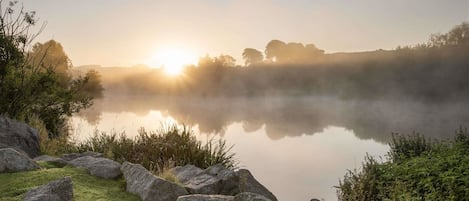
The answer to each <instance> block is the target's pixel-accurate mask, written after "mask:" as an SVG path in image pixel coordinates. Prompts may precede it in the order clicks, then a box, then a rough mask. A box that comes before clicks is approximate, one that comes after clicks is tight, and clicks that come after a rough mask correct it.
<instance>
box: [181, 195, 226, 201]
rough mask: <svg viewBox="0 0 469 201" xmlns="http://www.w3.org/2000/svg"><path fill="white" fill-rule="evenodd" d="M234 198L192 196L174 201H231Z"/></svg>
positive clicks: (224, 196)
mask: <svg viewBox="0 0 469 201" xmlns="http://www.w3.org/2000/svg"><path fill="white" fill-rule="evenodd" d="M233 198H234V196H229V195H202V194H192V195H184V196H180V197H178V199H177V200H176V201H233Z"/></svg>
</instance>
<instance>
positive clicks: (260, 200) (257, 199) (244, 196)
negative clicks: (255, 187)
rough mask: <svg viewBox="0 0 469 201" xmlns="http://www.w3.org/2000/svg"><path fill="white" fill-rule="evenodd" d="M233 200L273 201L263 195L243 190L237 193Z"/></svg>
mask: <svg viewBox="0 0 469 201" xmlns="http://www.w3.org/2000/svg"><path fill="white" fill-rule="evenodd" d="M233 201H272V200H270V199H269V198H266V197H265V196H263V195H259V194H256V193H251V192H243V193H240V194H238V195H236V196H235V197H234V199H233Z"/></svg>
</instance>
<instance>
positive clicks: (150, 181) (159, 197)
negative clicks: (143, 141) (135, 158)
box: [121, 162, 188, 201]
mask: <svg viewBox="0 0 469 201" xmlns="http://www.w3.org/2000/svg"><path fill="white" fill-rule="evenodd" d="M121 171H122V173H123V174H124V178H125V180H126V181H127V191H128V192H130V193H135V194H137V195H139V196H140V198H141V199H142V200H143V201H174V200H176V199H177V198H178V197H179V196H182V195H187V194H188V192H187V191H186V189H184V188H183V187H181V186H179V185H177V184H175V183H173V182H170V181H166V180H164V179H162V178H160V177H157V176H155V175H153V174H151V173H150V172H148V171H147V170H146V169H145V168H144V167H143V166H141V165H139V164H132V163H129V162H124V163H123V164H122V167H121Z"/></svg>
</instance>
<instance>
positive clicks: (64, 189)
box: [23, 177, 73, 201]
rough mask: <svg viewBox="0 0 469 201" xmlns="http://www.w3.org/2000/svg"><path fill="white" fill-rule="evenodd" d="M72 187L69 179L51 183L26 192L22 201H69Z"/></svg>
mask: <svg viewBox="0 0 469 201" xmlns="http://www.w3.org/2000/svg"><path fill="white" fill-rule="evenodd" d="M72 199H73V185H72V179H71V178H70V177H64V178H62V179H59V180H56V181H52V182H50V183H48V184H45V185H42V186H39V187H37V188H34V189H31V190H30V191H28V192H27V193H26V195H25V197H24V199H23V201H71V200H72Z"/></svg>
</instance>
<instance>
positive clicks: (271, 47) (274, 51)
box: [265, 40, 287, 62]
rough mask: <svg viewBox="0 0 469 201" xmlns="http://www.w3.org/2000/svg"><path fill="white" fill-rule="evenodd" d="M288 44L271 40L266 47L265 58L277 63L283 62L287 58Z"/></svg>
mask: <svg viewBox="0 0 469 201" xmlns="http://www.w3.org/2000/svg"><path fill="white" fill-rule="evenodd" d="M286 46H287V44H286V43H285V42H283V41H280V40H271V41H270V42H269V43H267V46H266V47H265V58H267V59H271V60H272V61H275V62H281V61H282V60H284V58H285V55H284V54H285V49H286Z"/></svg>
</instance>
